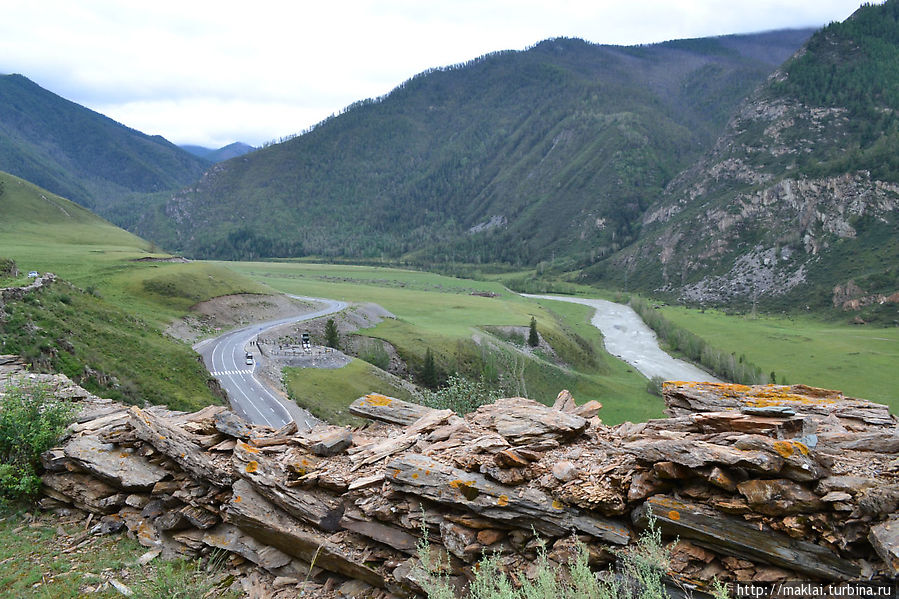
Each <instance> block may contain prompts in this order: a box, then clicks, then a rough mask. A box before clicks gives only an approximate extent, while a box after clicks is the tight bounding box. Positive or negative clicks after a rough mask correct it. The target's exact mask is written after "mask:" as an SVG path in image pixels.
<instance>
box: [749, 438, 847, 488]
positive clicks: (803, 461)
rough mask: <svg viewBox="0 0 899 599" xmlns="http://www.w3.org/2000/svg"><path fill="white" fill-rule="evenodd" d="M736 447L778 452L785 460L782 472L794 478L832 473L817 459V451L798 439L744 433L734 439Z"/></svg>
mask: <svg viewBox="0 0 899 599" xmlns="http://www.w3.org/2000/svg"><path fill="white" fill-rule="evenodd" d="M734 447H736V448H737V449H743V450H758V451H765V452H767V453H769V454H777V455H778V456H780V458H781V459H782V460H783V461H784V465H783V467H782V468H781V470H780V474H781V475H782V476H784V477H786V478H790V479H793V480H798V481H803V482H805V481H812V480H818V479H819V478H823V477H825V476H827V475H829V474H830V470H828V468H827V467H826V466H824V464H822V463H821V462H820V461H818V460H817V459H816V457H815V452H814V451H812V450H811V449H810V448H809V447H808V446H807V445H806V444H805V443H803V442H802V441H799V440H797V439H779V440H775V439H771V438H770V437H764V436H762V435H743V436H741V437H738V438H737V439H735V440H734Z"/></svg>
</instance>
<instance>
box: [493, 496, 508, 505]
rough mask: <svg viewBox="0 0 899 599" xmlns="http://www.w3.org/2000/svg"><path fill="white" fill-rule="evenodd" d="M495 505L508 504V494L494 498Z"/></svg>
mask: <svg viewBox="0 0 899 599" xmlns="http://www.w3.org/2000/svg"><path fill="white" fill-rule="evenodd" d="M496 505H498V506H499V507H506V506H507V505H509V496H508V495H500V496H499V497H497V498H496Z"/></svg>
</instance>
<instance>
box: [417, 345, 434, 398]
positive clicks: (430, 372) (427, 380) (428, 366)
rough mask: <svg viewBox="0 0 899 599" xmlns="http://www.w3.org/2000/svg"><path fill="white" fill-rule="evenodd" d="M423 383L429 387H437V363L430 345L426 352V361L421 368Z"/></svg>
mask: <svg viewBox="0 0 899 599" xmlns="http://www.w3.org/2000/svg"><path fill="white" fill-rule="evenodd" d="M421 384H422V385H424V386H425V387H427V388H428V389H436V388H437V365H436V364H435V363H434V354H433V353H432V352H431V348H430V347H429V348H428V350H427V351H426V352H425V363H424V366H422V368H421Z"/></svg>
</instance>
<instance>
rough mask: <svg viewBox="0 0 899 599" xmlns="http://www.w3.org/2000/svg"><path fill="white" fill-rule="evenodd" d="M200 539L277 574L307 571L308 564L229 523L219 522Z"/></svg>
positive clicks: (283, 574)
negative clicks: (261, 541)
mask: <svg viewBox="0 0 899 599" xmlns="http://www.w3.org/2000/svg"><path fill="white" fill-rule="evenodd" d="M202 541H203V543H204V544H206V545H209V546H210V547H217V548H218V549H224V550H225V551H230V552H231V553H236V554H237V555H239V556H241V557H243V558H244V559H248V560H250V561H251V562H253V563H254V564H257V565H259V566H262V567H263V568H265V569H266V570H268V571H269V572H272V573H273V574H277V575H279V576H289V575H297V576H305V575H306V574H308V573H309V565H308V564H304V563H303V562H300V561H297V560H295V559H294V558H292V557H291V556H289V555H287V554H286V553H284V552H283V551H280V550H278V549H275V548H274V547H270V546H268V545H265V544H263V543H260V542H259V541H257V540H256V539H254V538H253V537H251V536H250V535H247V534H244V533H242V532H241V531H240V529H239V528H237V527H236V526H232V525H230V524H219V525H218V526H216V527H215V528H212V529H210V530H207V531H206V532H205V533H204V534H203V537H202Z"/></svg>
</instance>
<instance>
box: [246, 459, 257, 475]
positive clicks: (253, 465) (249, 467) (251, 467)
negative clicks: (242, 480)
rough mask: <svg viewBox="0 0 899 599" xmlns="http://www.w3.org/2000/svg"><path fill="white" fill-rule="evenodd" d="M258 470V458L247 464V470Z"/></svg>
mask: <svg viewBox="0 0 899 599" xmlns="http://www.w3.org/2000/svg"><path fill="white" fill-rule="evenodd" d="M257 470H259V462H257V461H256V460H252V461H250V463H248V464H247V472H256V471H257Z"/></svg>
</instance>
